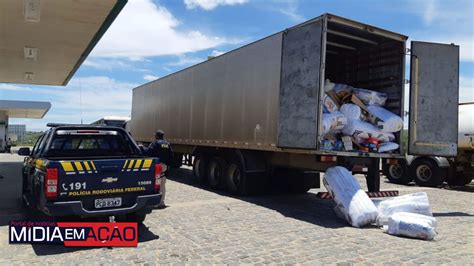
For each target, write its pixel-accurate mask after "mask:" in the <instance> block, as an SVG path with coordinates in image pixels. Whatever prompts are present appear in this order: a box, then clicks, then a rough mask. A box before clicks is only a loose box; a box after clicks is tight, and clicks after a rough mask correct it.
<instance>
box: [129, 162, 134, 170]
mask: <svg viewBox="0 0 474 266" xmlns="http://www.w3.org/2000/svg"><path fill="white" fill-rule="evenodd" d="M133 163H135V160H131V161H130V164H129V165H128V169H132V166H133Z"/></svg>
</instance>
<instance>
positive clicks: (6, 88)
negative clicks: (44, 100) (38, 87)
mask: <svg viewBox="0 0 474 266" xmlns="http://www.w3.org/2000/svg"><path fill="white" fill-rule="evenodd" d="M2 90H4V91H32V89H31V88H27V87H23V86H17V85H12V84H6V83H3V84H0V91H2Z"/></svg>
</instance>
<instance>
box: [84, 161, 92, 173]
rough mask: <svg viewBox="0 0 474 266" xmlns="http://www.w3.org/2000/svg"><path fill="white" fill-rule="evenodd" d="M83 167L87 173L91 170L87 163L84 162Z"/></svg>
mask: <svg viewBox="0 0 474 266" xmlns="http://www.w3.org/2000/svg"><path fill="white" fill-rule="evenodd" d="M84 166H85V167H86V170H87V171H90V170H91V168H90V166H89V163H87V161H85V162H84Z"/></svg>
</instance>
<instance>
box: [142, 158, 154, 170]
mask: <svg viewBox="0 0 474 266" xmlns="http://www.w3.org/2000/svg"><path fill="white" fill-rule="evenodd" d="M151 162H152V160H150V159H146V160H144V161H143V165H142V169H143V168H146V169H148V168H150V166H151Z"/></svg>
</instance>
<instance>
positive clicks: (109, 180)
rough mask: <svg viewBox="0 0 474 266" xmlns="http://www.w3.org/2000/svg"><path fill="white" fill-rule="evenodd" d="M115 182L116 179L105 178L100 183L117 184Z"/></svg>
mask: <svg viewBox="0 0 474 266" xmlns="http://www.w3.org/2000/svg"><path fill="white" fill-rule="evenodd" d="M117 180H118V178H117V177H115V178H113V177H111V176H109V177H107V178H104V179H102V183H112V182H117Z"/></svg>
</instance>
